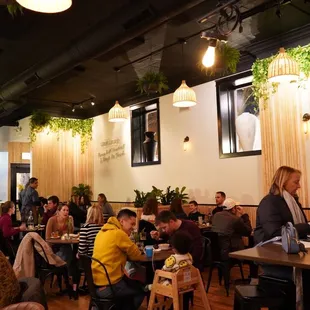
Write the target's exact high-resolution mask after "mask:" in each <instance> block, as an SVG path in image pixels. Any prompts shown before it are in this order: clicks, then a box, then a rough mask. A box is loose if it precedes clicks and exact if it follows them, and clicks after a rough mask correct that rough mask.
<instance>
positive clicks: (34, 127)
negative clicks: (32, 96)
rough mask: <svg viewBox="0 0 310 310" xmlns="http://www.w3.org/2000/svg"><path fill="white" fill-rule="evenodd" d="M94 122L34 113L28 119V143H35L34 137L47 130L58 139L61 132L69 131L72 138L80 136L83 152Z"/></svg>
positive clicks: (90, 119)
mask: <svg viewBox="0 0 310 310" xmlns="http://www.w3.org/2000/svg"><path fill="white" fill-rule="evenodd" d="M93 123H94V120H93V119H92V118H89V119H85V120H80V119H69V118H62V117H51V116H50V115H48V114H46V113H44V112H40V111H37V112H34V113H33V114H32V116H31V119H30V141H31V142H32V143H33V142H35V141H36V135H37V134H38V133H40V132H42V131H43V130H44V129H45V128H48V129H49V131H50V132H53V133H56V134H57V135H58V137H59V133H60V132H61V131H71V132H72V137H75V136H76V135H80V137H81V152H82V154H83V153H84V152H85V149H86V147H87V144H88V142H89V141H91V140H92V128H93Z"/></svg>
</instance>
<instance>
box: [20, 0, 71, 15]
mask: <svg viewBox="0 0 310 310" xmlns="http://www.w3.org/2000/svg"><path fill="white" fill-rule="evenodd" d="M16 2H18V3H19V4H20V5H21V6H23V7H24V8H26V9H28V10H32V11H36V12H40V13H59V12H63V11H66V10H68V9H69V8H70V7H71V5H72V0H16Z"/></svg>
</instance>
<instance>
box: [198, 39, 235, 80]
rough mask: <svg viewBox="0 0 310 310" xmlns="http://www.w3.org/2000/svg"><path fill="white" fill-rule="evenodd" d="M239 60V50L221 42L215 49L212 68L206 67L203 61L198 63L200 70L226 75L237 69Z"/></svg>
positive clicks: (211, 74)
mask: <svg viewBox="0 0 310 310" xmlns="http://www.w3.org/2000/svg"><path fill="white" fill-rule="evenodd" d="M239 61H240V52H239V50H237V49H236V48H234V47H232V46H230V45H229V44H227V43H219V44H218V45H217V47H216V50H215V63H214V65H213V66H212V67H210V68H206V67H205V66H204V65H203V64H202V62H201V61H199V62H198V64H197V65H198V67H199V68H200V70H202V71H204V72H205V73H206V74H207V75H209V76H213V75H216V74H219V75H226V74H230V73H235V72H236V71H237V65H238V63H239Z"/></svg>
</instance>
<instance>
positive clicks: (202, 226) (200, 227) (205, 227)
mask: <svg viewBox="0 0 310 310" xmlns="http://www.w3.org/2000/svg"><path fill="white" fill-rule="evenodd" d="M198 227H199V229H211V228H212V225H203V224H202V225H200V224H198Z"/></svg>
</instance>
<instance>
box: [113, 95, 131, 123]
mask: <svg viewBox="0 0 310 310" xmlns="http://www.w3.org/2000/svg"><path fill="white" fill-rule="evenodd" d="M126 119H127V113H126V110H125V109H124V108H123V107H122V106H121V105H120V104H119V102H118V101H117V100H116V101H115V104H114V106H113V108H111V109H110V111H109V122H112V123H121V122H124V121H125V120H126Z"/></svg>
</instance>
